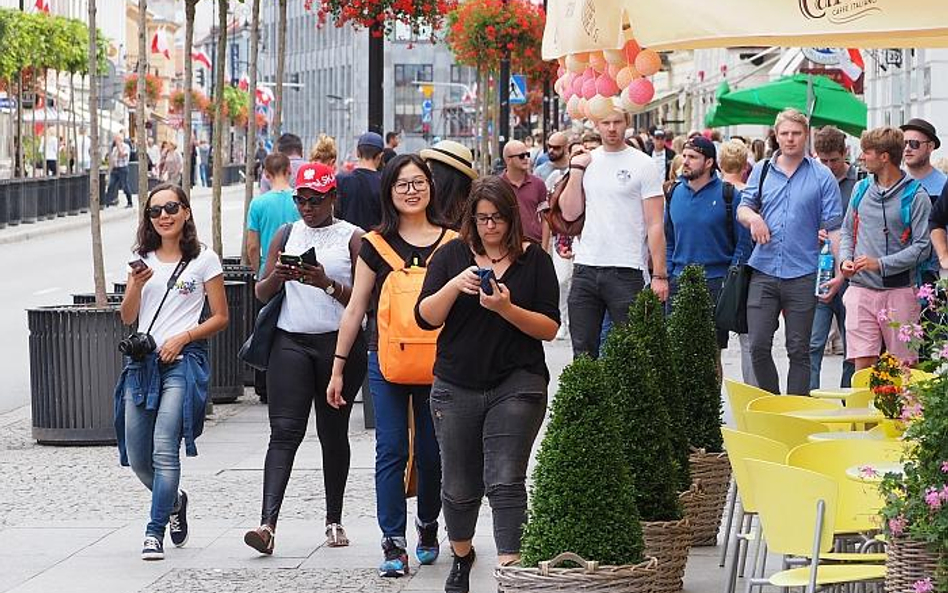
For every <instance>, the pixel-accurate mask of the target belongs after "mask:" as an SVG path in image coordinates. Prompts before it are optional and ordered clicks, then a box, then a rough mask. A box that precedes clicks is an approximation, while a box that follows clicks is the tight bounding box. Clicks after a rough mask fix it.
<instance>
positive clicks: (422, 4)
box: [304, 0, 457, 37]
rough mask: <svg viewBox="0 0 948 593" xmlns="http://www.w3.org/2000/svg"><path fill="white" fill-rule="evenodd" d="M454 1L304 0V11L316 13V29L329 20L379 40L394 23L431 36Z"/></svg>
mask: <svg viewBox="0 0 948 593" xmlns="http://www.w3.org/2000/svg"><path fill="white" fill-rule="evenodd" d="M456 4H457V0H305V2H304V5H305V7H306V10H315V11H316V14H317V17H318V19H319V26H323V25H325V24H326V21H327V20H328V19H329V18H330V17H331V18H332V21H333V23H334V24H335V25H336V26H337V27H341V26H343V25H344V24H346V23H352V24H353V25H354V26H355V27H366V28H370V29H372V34H373V35H375V36H377V37H381V36H383V35H385V34H390V33H391V32H392V30H393V29H394V27H395V23H396V22H401V23H404V24H406V25H408V26H409V27H411V30H412V32H414V33H415V34H418V33H420V32H421V30H422V29H424V28H426V27H427V28H430V29H431V31H432V35H434V34H435V32H436V31H438V30H439V29H440V28H441V25H442V23H443V22H444V15H445V14H447V13H449V12H451V11H452V10H453V9H454V7H455V6H456Z"/></svg>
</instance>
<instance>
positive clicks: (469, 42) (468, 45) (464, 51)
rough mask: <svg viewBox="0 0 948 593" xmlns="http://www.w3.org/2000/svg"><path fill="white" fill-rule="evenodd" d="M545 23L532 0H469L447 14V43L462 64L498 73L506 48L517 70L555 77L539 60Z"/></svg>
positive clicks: (541, 11) (543, 76)
mask: <svg viewBox="0 0 948 593" xmlns="http://www.w3.org/2000/svg"><path fill="white" fill-rule="evenodd" d="M545 22H546V14H545V13H544V12H543V8H542V7H540V6H537V5H536V4H533V3H532V2H529V0H510V1H509V2H507V3H504V2H502V1H501V0H467V1H466V2H464V3H463V4H461V5H460V6H458V7H457V8H456V9H455V10H454V11H452V12H451V14H449V15H448V34H447V39H446V41H447V43H448V45H449V46H450V47H451V51H453V52H454V55H455V57H456V58H457V60H458V62H459V63H461V64H464V65H467V66H474V67H479V68H487V69H489V70H496V69H497V68H498V67H499V65H500V59H501V57H502V56H503V50H504V49H505V48H506V49H508V50H510V61H511V67H512V68H513V69H514V71H518V72H529V73H530V75H531V78H534V79H536V78H539V79H544V78H546V77H548V76H549V75H550V74H555V64H553V66H552V70H551V68H550V65H549V64H546V63H544V62H543V60H542V59H541V57H540V45H541V43H542V41H543V26H544V24H545Z"/></svg>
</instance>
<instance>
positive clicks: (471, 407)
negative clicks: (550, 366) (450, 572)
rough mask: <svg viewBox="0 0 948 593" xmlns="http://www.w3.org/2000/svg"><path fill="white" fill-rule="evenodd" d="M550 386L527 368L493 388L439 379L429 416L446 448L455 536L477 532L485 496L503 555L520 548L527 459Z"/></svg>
mask: <svg viewBox="0 0 948 593" xmlns="http://www.w3.org/2000/svg"><path fill="white" fill-rule="evenodd" d="M546 383H547V382H546V380H545V379H544V378H543V377H541V376H540V375H535V374H533V373H529V372H527V371H523V370H519V371H514V373H513V374H511V375H510V376H509V377H507V378H506V379H505V380H504V382H503V383H501V384H500V385H498V386H497V387H495V388H494V389H487V390H476V389H466V388H464V387H460V386H457V385H453V384H451V383H448V382H447V381H442V380H441V379H438V378H435V382H434V385H432V387H431V416H432V418H433V420H434V427H435V434H436V435H437V437H438V445H439V446H440V448H441V501H442V508H443V510H444V522H445V526H446V527H447V529H448V538H449V539H450V540H451V541H456V542H460V541H468V540H470V539H472V538H473V537H474V527H475V526H476V525H477V515H478V511H479V510H480V507H481V499H482V498H483V497H484V494H485V493H486V494H487V500H488V502H490V507H491V511H492V513H493V517H494V543H495V544H496V545H497V553H498V554H516V553H518V552H519V551H520V536H521V534H522V533H523V525H524V523H526V522H527V489H526V480H527V464H528V463H529V461H530V451H531V449H532V448H533V441H534V440H535V439H536V437H537V433H538V432H539V431H540V425H541V424H542V423H543V416H544V414H546V393H547V391H546V390H547V384H546Z"/></svg>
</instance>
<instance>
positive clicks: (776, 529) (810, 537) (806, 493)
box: [745, 459, 838, 557]
mask: <svg viewBox="0 0 948 593" xmlns="http://www.w3.org/2000/svg"><path fill="white" fill-rule="evenodd" d="M745 464H746V465H747V471H748V473H749V474H750V477H751V480H752V481H753V484H754V494H755V499H756V503H757V513H758V515H759V516H760V522H761V525H762V526H763V529H764V537H765V538H766V539H767V547H768V548H769V551H770V552H773V553H776V554H784V555H790V556H803V557H810V556H812V555H813V548H814V546H813V543H814V537H815V527H816V522H817V518H818V515H817V510H818V509H817V504H818V502H819V501H823V503H824V505H825V508H824V512H823V528H822V529H821V530H820V534H819V536H820V539H819V542H820V543H819V551H820V552H828V551H829V550H830V549H831V548H832V547H833V533H834V519H835V517H836V514H837V510H836V506H837V499H838V487H837V485H836V481H835V480H833V479H832V478H829V477H827V476H824V475H822V474H819V473H817V472H813V471H810V470H806V469H801V468H798V467H791V466H788V465H782V464H779V463H772V462H769V461H760V460H756V459H749V460H747V461H746V462H745Z"/></svg>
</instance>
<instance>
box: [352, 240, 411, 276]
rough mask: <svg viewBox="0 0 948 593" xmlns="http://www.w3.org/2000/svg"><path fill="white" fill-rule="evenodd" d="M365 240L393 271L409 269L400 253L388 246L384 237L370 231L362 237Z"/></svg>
mask: <svg viewBox="0 0 948 593" xmlns="http://www.w3.org/2000/svg"><path fill="white" fill-rule="evenodd" d="M362 238H363V239H365V240H366V241H368V242H369V244H370V245H371V246H372V247H374V248H375V251H376V252H378V254H379V257H381V258H382V259H383V260H385V263H387V264H388V266H389V267H390V268H392V269H393V270H401V269H402V268H405V267H407V266H406V263H405V260H404V259H402V258H401V256H400V255H398V253H396V252H395V250H394V249H393V248H392V246H391V245H389V244H388V241H386V240H385V239H384V238H383V237H382V235H381V234H380V233H378V232H376V231H369V232H368V233H366V234H365V235H363V236H362Z"/></svg>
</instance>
